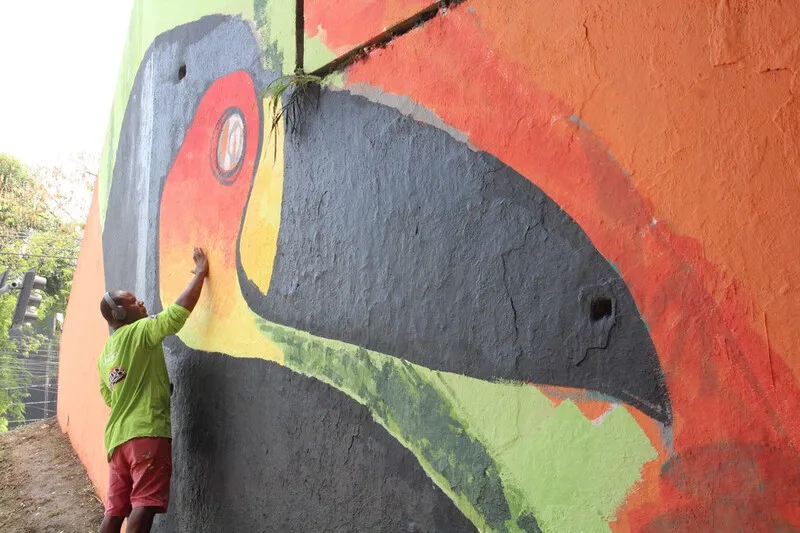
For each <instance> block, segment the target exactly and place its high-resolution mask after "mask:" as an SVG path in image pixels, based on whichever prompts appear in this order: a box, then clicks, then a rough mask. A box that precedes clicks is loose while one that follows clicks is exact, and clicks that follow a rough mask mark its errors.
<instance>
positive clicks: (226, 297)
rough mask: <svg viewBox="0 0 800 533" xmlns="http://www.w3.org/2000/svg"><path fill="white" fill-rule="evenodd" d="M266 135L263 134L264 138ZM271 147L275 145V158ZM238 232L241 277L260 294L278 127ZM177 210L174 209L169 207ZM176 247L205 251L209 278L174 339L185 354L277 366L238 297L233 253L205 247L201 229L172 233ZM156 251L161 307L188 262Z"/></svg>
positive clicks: (277, 186) (276, 192) (273, 209)
mask: <svg viewBox="0 0 800 533" xmlns="http://www.w3.org/2000/svg"><path fill="white" fill-rule="evenodd" d="M265 135H266V133H265ZM275 142H277V143H278V147H279V149H278V153H277V158H276V159H275V160H274V164H273V157H275ZM254 180H255V181H254V183H253V188H252V191H251V193H250V199H249V201H248V205H247V206H246V211H245V213H246V215H245V219H244V226H243V228H242V230H241V231H240V236H239V246H240V247H241V248H240V254H241V255H240V256H241V260H242V264H243V267H244V269H245V272H246V275H247V276H248V277H249V278H250V279H251V280H253V282H254V283H255V284H256V286H257V287H258V288H259V290H261V291H263V292H266V291H267V290H268V289H269V281H270V278H271V276H272V267H273V264H274V261H275V254H276V252H277V243H278V228H279V226H280V208H281V198H282V194H283V123H282V122H281V123H280V124H279V126H278V135H277V138H276V136H274V135H273V136H272V138H271V139H267V142H266V143H265V145H264V146H263V147H262V150H261V156H260V161H259V165H258V169H257V170H256V175H255V177H254ZM172 208H177V206H172ZM176 230H177V231H181V233H182V234H183V235H184V236H183V237H182V239H181V240H182V241H184V242H188V243H196V244H197V245H198V246H202V247H204V248H205V249H206V252H207V254H208V261H209V273H210V274H209V277H208V279H207V280H206V283H205V287H204V288H203V293H202V295H201V296H200V300H199V301H198V303H197V307H196V308H195V310H194V312H193V313H192V315H191V316H190V317H189V320H188V321H187V322H186V325H185V326H184V327H183V329H182V330H181V331H180V333H179V334H178V337H179V338H180V339H181V340H182V341H183V342H184V343H185V344H186V345H187V346H189V347H190V348H193V349H195V350H202V351H206V352H220V353H224V354H228V355H231V356H234V357H253V358H259V359H266V360H269V361H275V362H277V363H279V364H283V361H284V357H283V352H281V350H280V349H279V348H278V347H277V346H276V345H275V344H274V343H272V342H271V341H270V340H269V339H267V338H266V337H265V336H264V335H263V334H262V333H261V332H260V331H259V329H258V328H257V327H256V325H255V317H256V315H255V314H254V313H253V312H252V311H250V309H249V308H248V306H247V302H245V300H244V298H243V296H242V290H241V287H240V285H239V278H238V275H237V272H236V248H235V246H232V245H231V244H233V243H230V242H211V238H210V236H209V234H208V230H207V227H206V226H200V225H190V226H189V227H181V228H176ZM161 242H162V247H161V251H160V256H159V257H160V267H159V272H160V273H161V280H160V286H161V301H162V304H163V305H168V304H169V303H171V302H174V301H175V299H176V298H177V297H178V296H179V295H180V293H181V291H182V290H183V289H184V288H185V286H186V283H187V282H188V278H189V276H188V272H189V270H191V260H190V258H189V257H188V256H186V252H185V250H176V249H172V248H168V247H165V246H164V245H163V243H164V242H165V239H163V238H162V241H161Z"/></svg>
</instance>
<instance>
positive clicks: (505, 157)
mask: <svg viewBox="0 0 800 533" xmlns="http://www.w3.org/2000/svg"><path fill="white" fill-rule="evenodd" d="M201 4H202V5H205V4H203V2H200V3H199V4H198V6H200V7H198V11H199V12H202V13H201V14H205V13H212V12H216V11H214V10H213V9H210V8H209V9H204V8H203V9H201V7H202V6H201ZM340 4H341V6H340V7H341V12H339V11H336V10H334V9H330V6H328V5H327V4H325V2H323V1H322V0H316V1H310V0H309V1H308V2H307V9H308V20H310V21H312V22H311V23H313V24H314V26H313V27H310V28H309V27H307V28H306V33H307V34H308V35H313V40H312V41H309V42H312V43H314V46H318V47H321V46H323V44H324V46H327V47H328V49H329V50H334V51H336V52H338V53H340V52H342V51H344V50H347V49H348V48H349V47H351V46H352V45H354V44H357V42H358V39H359V37H358V36H359V35H361V34H364V35H368V34H370V33H373V32H374V31H379V30H380V28H381V26H382V25H384V26H385V25H386V22H387V21H386V20H384V18H385V17H390V15H391V12H393V11H392V9H389V7H388V4H387V3H386V2H382V1H380V0H374V1H371V2H366V3H365V4H369V6H367V7H365V6H364V5H361V4H358V3H357V2H355V3H354V2H350V1H345V0H342V2H340ZM356 4H358V5H356ZM384 4H385V5H384ZM280 5H283V4H281V3H280V2H278V1H277V0H276V1H275V2H272V3H270V2H267V3H265V2H260V1H257V2H256V4H255V6H254V8H255V11H254V13H255V19H256V20H255V22H253V21H251V20H248V18H247V17H241V16H227V15H210V16H198V17H188V18H185V19H184V20H190V22H188V23H180V24H173V25H167V27H168V29H166V31H163V32H161V33H160V34H159V35H157V36H156V37H155V39H153V40H152V42H150V41H148V43H147V44H148V46H147V47H146V51H145V52H144V53H143V55H142V58H141V61H137V62H135V64H136V65H137V68H136V69H134V70H133V71H131V72H130V74H129V76H130V78H131V79H132V83H131V90H130V93H129V94H126V95H125V100H124V105H123V106H120V109H124V113H120V114H119V116H116V115H115V116H114V117H115V119H118V121H117V122H114V121H113V120H112V122H113V123H112V129H113V128H114V127H118V131H119V133H118V135H116V136H115V137H113V138H114V141H115V143H116V144H115V147H114V149H113V150H110V151H109V154H113V158H111V159H110V164H109V166H108V168H109V171H110V174H109V176H108V177H106V178H104V180H103V181H102V183H101V186H102V187H101V196H102V198H101V199H100V204H101V213H104V226H103V231H102V252H103V254H102V255H103V265H102V266H103V271H104V276H105V285H106V287H107V288H124V289H128V290H132V291H134V292H136V293H137V295H138V296H139V297H140V298H143V299H144V300H145V301H146V302H147V304H148V307H149V308H150V309H154V310H158V309H159V307H161V306H163V305H167V304H168V303H170V302H171V301H172V300H173V299H174V298H175V297H176V296H177V294H178V291H179V290H180V289H181V287H182V286H183V284H184V283H185V280H186V276H187V273H188V270H189V268H190V267H189V265H188V258H190V256H191V254H190V251H191V249H192V247H193V246H195V245H200V246H203V247H205V248H206V249H207V250H208V252H209V260H210V264H211V265H210V266H211V272H212V276H211V278H210V279H209V282H208V285H207V288H206V290H205V291H204V293H203V296H202V298H201V301H200V303H199V304H198V307H197V308H196V310H195V312H194V313H193V315H192V317H191V318H190V320H189V322H187V325H186V327H185V328H184V330H183V331H182V332H181V333H180V335H179V336H178V338H177V339H173V340H172V341H170V344H169V345H168V347H169V353H168V361H169V365H170V374H171V378H172V381H173V385H174V395H173V433H174V444H173V449H174V450H175V460H174V465H175V474H174V483H173V495H172V502H173V503H172V507H171V510H170V513H169V514H168V515H167V516H166V517H165V518H163V519H162V520H161V521H160V522H159V523H158V524H157V527H158V528H160V530H161V531H183V530H192V531H194V530H197V531H202V530H208V531H370V532H371V531H386V532H395V531H409V532H422V531H425V532H433V531H437V532H459V533H460V532H466V531H480V532H540V531H543V532H584V531H585V532H593V531H643V532H653V533H655V532H666V531H682V532H689V531H692V532H695V531H720V530H725V531H738V530H748V531H751V530H752V531H760V530H763V531H800V529H798V528H800V514H798V505H797V502H796V501H795V498H794V497H793V496H791V495H792V494H797V493H800V468H799V467H798V461H797V459H796V457H797V449H798V442H800V441H798V438H799V437H798V427H797V424H796V423H794V422H793V421H792V420H793V419H792V417H793V413H795V412H796V409H795V408H796V407H797V406H798V395H797V394H794V393H796V392H797V386H796V382H795V381H793V380H792V379H790V378H789V377H787V376H790V372H789V371H788V370H787V369H786V368H784V367H783V366H781V364H782V363H781V362H780V360H779V359H777V360H774V361H773V360H772V359H770V361H769V363H770V367H769V371H767V369H766V366H763V365H759V364H758V362H757V360H756V359H755V356H753V355H752V354H760V353H762V352H761V351H760V350H762V348H761V343H760V342H761V341H760V340H759V339H758V338H757V336H754V335H753V334H752V332H751V330H750V329H748V327H747V326H746V325H745V323H744V322H742V321H741V320H740V317H738V315H736V314H735V313H728V312H726V311H725V310H721V309H720V307H719V306H718V305H717V303H716V302H715V301H714V299H713V298H712V297H711V296H710V295H709V294H708V292H707V290H706V282H707V280H708V279H710V278H713V277H714V276H716V274H715V273H714V272H713V268H712V266H711V265H710V264H708V262H706V261H704V260H703V259H701V258H700V257H699V254H697V253H696V248H695V247H694V244H693V243H692V242H691V241H690V240H689V239H687V238H684V237H680V236H677V235H676V234H674V233H672V232H671V230H670V229H669V228H666V227H665V225H664V224H662V223H659V221H657V220H656V218H655V216H654V215H653V213H652V206H651V205H650V204H649V203H648V201H647V200H646V199H645V198H644V197H643V196H642V195H641V194H640V192H639V191H638V190H637V189H636V188H635V187H634V186H633V184H632V182H631V180H630V175H629V174H628V173H626V172H625V171H624V169H622V168H621V167H620V165H619V164H618V163H617V162H616V161H615V159H614V157H613V155H612V154H611V152H610V151H609V150H608V149H607V148H606V147H605V146H604V145H603V144H602V142H601V141H600V140H599V137H598V136H597V135H596V134H595V133H594V132H592V131H591V129H590V128H589V126H588V125H587V124H585V123H584V122H583V121H582V119H581V118H579V117H578V116H576V115H575V114H573V112H572V111H571V110H570V109H569V108H568V106H566V105H565V104H563V102H560V101H559V100H558V99H557V98H556V97H554V96H553V95H552V94H549V93H546V92H544V91H542V90H539V89H538V88H537V87H535V86H533V85H532V84H529V83H526V82H525V78H524V76H523V75H522V74H520V71H519V69H518V68H517V66H515V64H514V63H513V62H511V61H509V60H505V59H503V58H502V57H500V56H499V55H497V54H495V53H494V51H493V48H492V47H491V46H490V45H489V44H487V43H489V42H491V39H492V36H491V35H490V34H489V33H488V32H487V31H486V27H484V26H483V25H482V24H481V23H479V22H480V21H481V20H486V21H490V20H491V16H494V15H495V14H494V12H493V11H492V9H499V8H496V7H492V6H489V5H488V3H486V2H484V3H481V2H477V1H476V2H465V3H464V4H463V5H460V6H459V7H457V8H454V9H451V10H449V11H448V12H447V13H443V14H441V15H440V16H439V17H438V18H437V19H435V20H433V21H431V22H428V23H427V24H426V25H425V26H424V27H423V28H419V29H417V30H414V31H413V32H411V33H409V34H408V35H405V36H403V37H402V38H400V39H398V40H397V42H396V43H393V44H392V45H391V46H390V47H388V48H387V49H385V50H377V51H374V52H373V54H372V55H371V56H370V57H369V58H368V59H367V60H366V61H363V62H359V63H356V64H355V65H354V66H352V67H351V68H349V69H348V71H347V73H346V79H344V80H342V79H339V80H333V81H332V82H331V83H330V84H329V85H325V86H324V87H322V88H319V89H318V90H316V91H315V92H314V94H313V95H312V97H311V98H310V99H309V100H308V101H307V102H306V103H305V105H304V106H303V107H302V108H301V109H300V110H299V113H297V114H296V116H294V117H293V118H294V120H293V121H292V122H291V123H286V122H285V121H283V120H281V121H279V122H278V123H277V125H276V127H275V128H274V129H273V128H272V126H271V123H272V116H271V114H270V109H269V107H268V105H267V103H266V102H265V101H264V99H263V98H262V96H261V93H262V91H263V90H264V89H265V87H267V85H268V84H269V82H270V81H272V80H274V79H275V78H276V77H278V76H279V75H280V72H279V71H278V70H277V69H279V68H280V67H281V64H282V60H285V57H284V58H282V57H280V53H279V51H277V50H276V48H275V46H276V44H275V42H274V40H271V38H273V37H275V36H276V35H277V33H278V32H279V30H280V28H279V27H278V23H279V22H278V18H279V16H280V14H281V10H280ZM287 5H288V4H287ZM413 5H416V4H414V3H413V2H409V3H408V5H406V6H404V7H403V9H400V7H398V6H395V7H397V9H400V11H402V12H403V13H405V12H406V10H407V9H410V8H411V7H413ZM326 6H327V7H326ZM384 7H385V8H386V10H385V11H386V12H385V13H384V12H383V11H382V9H383V8H384ZM378 8H381V9H378ZM231 9H232V11H234V12H235V9H233V8H231ZM354 9H355V10H356V11H353V10H354ZM358 9H364V10H367V11H368V13H367V14H368V15H369V16H367V14H365V15H364V16H363V17H362V16H358V17H348V16H344V15H342V13H347V12H353V13H361V11H358ZM400 11H398V12H400ZM365 13H366V11H365ZM481 17H485V18H484V19H481ZM359 21H360V22H359ZM476 21H478V22H476ZM504 44H505V43H500V44H496V43H495V46H497V47H499V46H501V45H504ZM308 48H313V47H312V46H309V47H308ZM434 50H435V51H436V52H435V53H434V52H431V51H434ZM426 51H427V52H426ZM426 54H429V55H426ZM451 71H452V72H451ZM444 72H450V73H451V74H452V75H443V73H444ZM520 109H524V110H525V112H524V113H521V112H520V111H519V110H520ZM517 115H518V116H519V117H518V118H514V117H517ZM112 169H113V172H112V171H111V170H112ZM103 191H105V193H103ZM714 279H716V278H714ZM767 353H769V348H768V347H767ZM770 384H771V387H770ZM778 390H780V391H781V392H780V394H779V393H778V392H776V391H778Z"/></svg>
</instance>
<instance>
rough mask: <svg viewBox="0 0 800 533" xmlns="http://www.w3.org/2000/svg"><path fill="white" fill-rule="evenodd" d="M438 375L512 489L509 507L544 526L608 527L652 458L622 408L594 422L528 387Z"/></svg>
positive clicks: (649, 446) (647, 443) (562, 528)
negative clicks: (645, 465) (643, 468)
mask: <svg viewBox="0 0 800 533" xmlns="http://www.w3.org/2000/svg"><path fill="white" fill-rule="evenodd" d="M440 377H441V379H442V381H443V383H444V384H445V385H446V386H447V389H448V390H449V393H450V395H451V399H452V403H453V405H455V406H457V412H458V415H459V418H461V419H462V420H464V421H465V423H466V424H467V425H468V426H469V427H470V429H471V431H472V432H473V434H474V435H475V436H476V437H478V438H479V439H480V440H481V442H483V443H484V444H486V446H487V448H488V449H489V452H490V453H491V454H492V457H494V459H495V462H496V463H497V465H498V467H499V469H500V475H501V478H502V479H503V485H504V486H506V487H514V491H513V493H514V495H515V497H518V498H519V501H516V502H510V503H511V509H512V513H520V512H528V513H531V514H532V515H533V516H535V517H536V520H537V522H538V527H540V528H541V530H542V531H544V532H550V531H565V532H566V531H582V532H592V531H609V528H608V521H610V520H612V519H614V512H615V511H616V509H618V508H619V506H620V505H621V504H622V503H623V502H624V501H625V495H626V494H627V492H628V490H629V489H630V488H631V487H632V486H633V484H634V483H636V481H638V480H639V476H640V472H641V467H642V466H643V465H644V464H645V463H647V462H648V461H652V460H654V459H655V458H656V457H657V454H656V451H655V450H654V449H653V446H652V444H651V443H650V441H649V440H648V438H647V437H646V435H645V434H644V433H643V432H642V430H641V428H640V427H639V425H638V424H637V422H636V421H635V420H634V418H633V417H632V416H631V415H630V414H629V413H628V412H627V411H626V410H625V409H624V408H622V407H618V408H617V409H615V410H614V411H613V412H612V413H611V414H609V415H608V416H607V417H606V418H605V420H603V422H602V423H601V424H599V425H597V426H595V425H593V424H592V423H591V422H590V421H589V420H587V419H586V417H584V416H583V414H582V413H581V412H580V410H579V409H578V408H577V406H576V405H575V404H574V403H573V402H571V401H564V402H562V403H561V404H560V405H559V406H558V407H553V406H552V403H551V402H550V400H549V399H548V398H547V397H546V396H545V395H544V394H542V393H541V392H540V391H539V390H538V389H536V388H535V387H531V386H527V385H522V384H500V383H490V382H486V381H481V380H473V379H469V378H464V377H463V376H458V375H453V374H443V373H442V374H440ZM507 492H508V491H507Z"/></svg>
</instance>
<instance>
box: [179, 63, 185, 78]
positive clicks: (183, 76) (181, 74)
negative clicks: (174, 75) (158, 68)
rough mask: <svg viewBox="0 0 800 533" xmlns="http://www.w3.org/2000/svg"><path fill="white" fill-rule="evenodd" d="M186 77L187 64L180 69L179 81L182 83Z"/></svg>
mask: <svg viewBox="0 0 800 533" xmlns="http://www.w3.org/2000/svg"><path fill="white" fill-rule="evenodd" d="M185 77H186V63H183V64H181V66H180V67H178V81H181V80H182V79H183V78H185Z"/></svg>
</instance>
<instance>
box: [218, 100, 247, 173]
mask: <svg viewBox="0 0 800 533" xmlns="http://www.w3.org/2000/svg"><path fill="white" fill-rule="evenodd" d="M245 138H246V135H245V123H244V116H243V115H242V111H241V110H240V109H239V108H238V107H231V108H228V109H227V110H226V111H225V112H224V113H223V114H222V116H221V117H220V119H219V120H218V121H217V125H216V127H215V128H214V135H212V137H211V139H212V141H211V170H212V171H213V172H214V175H215V176H216V178H217V180H219V182H220V183H222V184H223V185H231V184H233V182H235V181H236V179H237V178H238V177H239V170H240V169H241V167H242V161H243V159H244V148H245V146H244V145H245Z"/></svg>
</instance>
